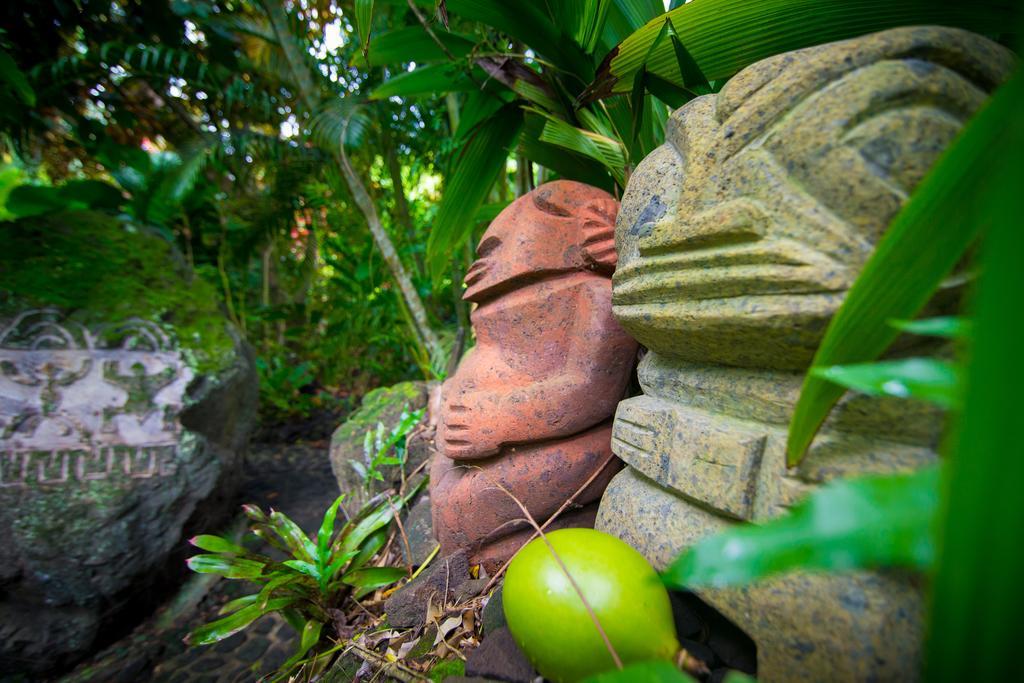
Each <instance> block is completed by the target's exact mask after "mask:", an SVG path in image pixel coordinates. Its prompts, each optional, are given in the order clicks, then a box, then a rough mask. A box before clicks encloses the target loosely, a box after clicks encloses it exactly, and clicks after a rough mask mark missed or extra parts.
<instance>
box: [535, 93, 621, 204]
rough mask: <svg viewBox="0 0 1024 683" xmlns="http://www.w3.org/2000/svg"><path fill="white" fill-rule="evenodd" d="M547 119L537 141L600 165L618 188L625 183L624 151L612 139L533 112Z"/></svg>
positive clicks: (619, 143) (538, 111)
mask: <svg viewBox="0 0 1024 683" xmlns="http://www.w3.org/2000/svg"><path fill="white" fill-rule="evenodd" d="M534 111H535V112H536V113H538V114H541V115H542V116H545V118H547V122H546V123H545V124H544V130H543V131H542V132H541V134H540V141H541V142H547V143H549V144H552V145H555V146H557V147H561V148H563V149H567V150H569V151H570V152H575V153H577V154H581V155H583V156H585V157H589V158H590V159H593V160H594V161H597V162H599V163H600V164H601V165H602V166H604V167H605V169H606V170H607V171H608V172H609V173H610V174H611V175H612V177H613V178H615V181H616V182H617V183H619V185H620V186H625V184H626V150H625V149H624V148H623V146H622V143H621V142H619V141H618V140H616V139H615V138H612V137H608V136H605V135H601V134H599V133H594V132H592V131H589V130H584V129H582V128H576V127H575V126H571V125H569V124H568V123H566V122H565V121H562V120H561V119H557V118H555V117H553V116H549V115H547V114H545V113H544V112H541V111H540V110H534Z"/></svg>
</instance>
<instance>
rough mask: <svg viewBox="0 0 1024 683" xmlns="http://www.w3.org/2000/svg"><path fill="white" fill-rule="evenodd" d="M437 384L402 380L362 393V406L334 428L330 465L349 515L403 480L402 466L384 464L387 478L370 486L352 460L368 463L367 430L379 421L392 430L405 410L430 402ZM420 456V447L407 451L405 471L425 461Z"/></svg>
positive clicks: (415, 408)
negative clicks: (364, 448)
mask: <svg viewBox="0 0 1024 683" xmlns="http://www.w3.org/2000/svg"><path fill="white" fill-rule="evenodd" d="M434 386H436V383H430V382H402V383H400V384H395V385H394V386H390V387H382V388H379V389H374V390H373V391H371V392H369V393H368V394H366V396H364V397H363V402H362V404H361V405H360V407H359V409H358V410H356V411H355V412H354V413H352V414H351V415H349V416H348V418H347V419H346V420H345V422H344V423H343V424H342V425H341V426H340V427H338V428H337V429H336V430H335V431H334V434H333V435H332V436H331V447H330V458H331V468H332V469H333V470H334V477H335V478H336V479H337V480H338V487H339V488H340V490H341V492H342V493H344V494H345V500H343V501H342V503H341V505H342V507H344V508H345V510H346V511H347V512H348V514H349V515H354V514H356V513H357V512H359V510H360V508H362V507H363V505H365V504H366V501H368V500H369V499H370V498H372V497H373V496H374V495H375V494H377V493H380V492H381V491H384V490H386V489H388V488H391V487H392V486H393V485H394V484H395V483H396V482H398V481H400V480H401V468H399V467H398V466H397V465H385V466H382V467H381V468H380V473H381V474H382V475H383V477H384V481H379V482H378V481H374V482H371V484H370V486H369V490H367V486H366V485H365V482H364V481H363V477H362V476H361V475H360V474H359V473H358V472H357V471H356V469H355V468H354V467H353V466H352V464H351V463H353V462H356V463H360V464H363V465H365V454H364V452H363V439H364V437H365V436H366V432H367V431H370V430H375V429H376V428H377V424H378V423H380V424H383V425H384V428H385V429H386V430H387V431H388V432H390V431H391V429H393V428H394V427H395V425H396V424H398V420H399V418H400V417H401V415H402V413H403V412H405V411H409V412H412V411H414V410H418V409H420V408H424V407H425V406H426V405H427V402H428V401H429V398H430V391H431V389H432V388H433V387H434ZM420 456H421V452H420V451H419V450H414V451H408V452H407V453H406V463H405V471H406V472H412V471H413V470H415V469H416V468H417V467H418V466H419V465H420V464H421V463H422V461H418V460H417V458H419V457H420Z"/></svg>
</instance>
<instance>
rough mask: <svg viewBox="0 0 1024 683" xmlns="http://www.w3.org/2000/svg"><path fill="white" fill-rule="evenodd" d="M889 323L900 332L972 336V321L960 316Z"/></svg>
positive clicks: (891, 321) (965, 337) (937, 335)
mask: <svg viewBox="0 0 1024 683" xmlns="http://www.w3.org/2000/svg"><path fill="white" fill-rule="evenodd" d="M889 324H890V325H892V326H893V327H895V328H896V329H897V330H899V331H900V332H909V333H911V334H920V335H923V336H926V337H942V338H944V339H967V338H969V337H970V336H971V321H970V320H968V319H967V318H962V317H959V316H942V317H938V318H924V319H922V320H890V321H889Z"/></svg>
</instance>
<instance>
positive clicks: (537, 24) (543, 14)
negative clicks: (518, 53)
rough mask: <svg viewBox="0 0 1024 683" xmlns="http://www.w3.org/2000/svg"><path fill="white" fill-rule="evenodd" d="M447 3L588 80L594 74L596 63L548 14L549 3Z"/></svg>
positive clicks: (454, 0)
mask: <svg viewBox="0 0 1024 683" xmlns="http://www.w3.org/2000/svg"><path fill="white" fill-rule="evenodd" d="M446 5H447V8H448V14H449V15H451V16H456V17H461V18H462V19H467V20H469V21H478V22H480V23H482V24H485V25H487V26H492V27H494V28H496V29H498V30H499V31H501V32H503V33H506V34H508V35H510V36H512V37H513V38H515V39H516V40H519V41H520V42H522V43H523V44H524V45H529V46H530V48H531V49H532V50H533V51H534V52H536V53H537V54H539V55H542V56H544V57H545V58H547V60H548V61H550V62H552V63H554V64H555V65H557V66H558V67H560V68H562V69H564V70H566V71H569V72H570V73H573V74H576V75H578V76H579V78H581V79H582V80H583V81H584V82H587V81H589V80H590V79H591V77H592V76H591V74H593V73H594V64H593V62H592V61H591V59H590V58H589V57H588V55H587V54H586V53H585V52H584V50H583V48H581V47H580V46H579V45H578V44H577V43H576V42H575V41H573V40H567V39H566V33H565V32H564V30H563V27H561V26H559V25H558V24H557V22H556V21H554V20H553V18H552V16H551V15H550V14H549V13H548V7H549V4H548V3H538V2H506V1H505V0H448V1H447V3H446Z"/></svg>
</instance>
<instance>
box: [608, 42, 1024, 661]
mask: <svg viewBox="0 0 1024 683" xmlns="http://www.w3.org/2000/svg"><path fill="white" fill-rule="evenodd" d="M1011 67H1012V57H1011V55H1010V53H1009V52H1008V51H1006V50H1004V49H1003V48H1001V47H1000V46H998V45H996V44H994V43H992V42H990V41H988V40H986V39H984V38H982V37H980V36H977V35H973V34H970V33H966V32H964V31H960V30H954V29H946V28H938V27H915V28H905V29H897V30H891V31H887V32H884V33H878V34H874V35H869V36H865V37H863V38H859V39H856V40H849V41H845V42H840V43H833V44H829V45H823V46H820V47H815V48H811V49H806V50H801V51H798V52H792V53H788V54H782V55H778V56H776V57H773V58H771V59H767V60H764V61H762V62H759V63H757V64H755V65H753V66H751V67H749V68H747V69H745V70H744V71H742V72H741V73H740V74H738V75H737V76H736V77H734V78H733V79H732V80H731V81H730V82H729V83H728V85H726V87H725V88H724V89H723V90H722V91H721V92H720V93H718V94H717V95H706V96H703V97H699V98H697V99H695V100H693V101H691V102H690V103H688V104H687V105H686V106H684V107H683V108H681V109H679V110H678V111H676V112H675V113H674V114H673V116H672V118H671V120H670V122H669V125H668V130H667V140H666V143H665V144H664V145H662V146H661V147H660V148H658V149H657V150H655V151H654V152H652V153H651V154H650V155H649V156H648V157H647V158H646V159H644V161H643V162H642V163H641V164H640V165H639V166H638V167H637V169H636V171H635V173H634V174H633V176H632V178H631V179H630V181H629V185H628V187H627V188H626V192H625V196H624V198H623V202H622V208H621V211H620V213H619V216H618V220H617V223H616V234H615V241H616V247H617V250H618V255H619V266H618V270H617V272H616V273H615V277H614V294H613V306H614V314H615V316H616V318H617V319H618V320H619V322H620V323H621V324H622V326H623V327H624V328H625V329H626V330H627V331H628V332H630V333H631V334H632V335H633V336H634V337H636V339H638V340H639V341H640V342H641V343H642V344H643V345H644V346H646V347H647V348H648V349H649V353H647V355H646V356H645V357H644V359H643V360H642V362H641V364H640V368H639V379H640V384H641V387H642V388H643V395H642V396H637V397H635V398H631V399H629V400H626V401H624V402H622V403H621V404H620V405H619V408H618V412H617V414H616V417H615V423H614V428H613V437H612V447H613V450H614V451H615V452H616V453H617V454H618V455H619V456H620V457H621V458H622V459H623V460H624V461H625V462H626V463H627V465H628V467H627V468H626V469H625V470H623V471H622V472H621V473H620V474H619V475H617V476H616V478H615V479H614V480H613V481H612V483H611V485H610V486H609V488H608V490H607V492H606V493H605V495H604V498H603V499H602V503H601V509H600V512H599V514H598V520H597V526H598V528H600V529H603V530H606V531H609V532H611V533H614V534H616V535H618V536H620V537H621V538H623V539H625V540H626V541H628V542H629V543H631V544H632V545H634V546H635V547H637V548H638V549H640V550H641V552H643V553H644V554H645V555H646V556H647V557H648V558H649V559H650V560H651V561H652V562H653V563H654V564H655V565H656V566H658V567H664V566H665V565H666V564H668V563H669V562H670V561H671V560H672V559H673V558H675V557H676V555H677V554H678V553H679V552H680V551H681V550H683V549H684V548H686V547H687V546H689V545H691V544H692V543H694V542H696V541H697V540H699V539H701V538H703V537H705V536H708V535H710V534H713V533H715V532H717V531H720V530H723V529H725V528H727V527H729V526H730V525H732V524H735V523H737V522H758V521H761V520H765V519H767V518H770V517H774V516H776V515H779V514H781V513H783V512H784V511H785V510H786V508H787V507H789V506H791V505H792V504H793V503H794V502H796V501H797V500H799V499H800V498H801V497H802V496H804V495H805V494H806V493H807V492H808V491H809V490H811V489H812V488H813V487H815V486H816V485H819V484H821V483H822V482H825V481H828V480H830V479H833V478H836V477H845V476H854V475H860V474H868V473H887V472H897V471H905V470H909V469H912V468H917V467H920V466H922V465H925V464H927V463H929V462H932V461H933V460H934V459H935V457H936V449H937V444H938V440H939V436H940V430H941V422H942V416H941V415H940V414H939V413H938V412H937V411H935V410H933V409H931V408H929V407H927V406H923V405H921V404H917V403H915V402H910V401H897V400H895V399H874V398H868V397H864V396H847V397H846V399H844V400H843V401H842V402H841V403H840V404H839V406H838V407H837V409H836V410H835V411H834V412H833V414H832V415H831V417H830V418H829V420H828V421H827V422H826V423H825V426H824V428H823V430H822V432H821V433H820V434H819V436H818V437H817V438H816V440H815V441H814V444H813V445H812V447H811V449H810V451H809V453H808V455H807V456H806V458H805V459H804V460H803V462H802V463H801V464H800V465H799V466H798V467H795V468H792V469H787V468H786V465H785V442H786V433H787V427H788V423H789V419H790V417H791V414H792V408H793V405H794V403H795V401H796V398H797V396H798V393H799V389H800V384H801V381H802V377H803V374H804V372H805V371H806V369H807V367H808V366H809V364H810V361H811V359H812V357H813V355H814V352H815V349H816V347H817V345H818V343H819V342H820V340H821V337H822V334H823V333H824V329H825V327H826V325H827V324H828V321H829V319H830V317H831V315H832V314H833V313H834V312H835V311H836V309H837V307H838V306H839V304H840V303H841V302H842V300H843V297H844V294H845V292H846V290H847V289H848V288H849V287H850V285H851V284H852V283H853V281H854V280H855V278H856V277H857V275H858V273H859V272H860V270H861V268H862V267H863V265H864V263H865V262H866V261H867V259H868V258H869V256H870V255H871V253H872V251H873V249H874V247H875V245H876V243H877V242H878V240H879V237H880V236H881V235H882V233H883V232H884V231H885V229H886V227H887V226H888V225H889V223H890V221H891V219H892V218H893V216H895V215H896V213H897V212H898V211H899V209H900V207H901V206H902V205H903V204H904V203H905V201H906V200H907V197H908V195H909V194H910V193H911V192H912V191H913V189H914V187H915V186H916V185H917V184H918V182H920V180H921V178H922V177H923V176H924V174H925V173H926V172H927V171H928V169H929V167H930V166H931V165H932V164H933V163H934V162H935V160H936V159H937V158H938V157H939V155H940V154H941V153H942V152H943V150H944V149H945V148H946V147H947V146H948V145H949V143H950V141H951V140H952V139H953V138H954V137H955V136H956V135H957V133H958V132H959V131H960V129H961V128H962V126H963V125H964V122H965V121H966V120H967V119H968V118H970V117H971V115H972V114H974V113H975V112H976V111H977V110H978V108H979V107H980V106H981V105H982V103H983V102H984V101H985V99H986V98H987V97H988V96H989V94H990V93H991V92H992V91H993V90H994V89H995V88H996V87H997V86H998V85H999V84H1000V83H1001V82H1002V81H1003V80H1004V79H1005V78H1006V77H1007V75H1008V73H1009V71H1010V69H1011ZM961 289H962V288H961V287H958V286H957V283H956V282H953V281H951V282H950V283H949V286H948V287H946V288H944V291H943V293H941V294H940V295H939V296H938V297H936V300H935V301H933V302H932V304H931V307H932V309H933V310H935V311H937V312H938V311H943V310H945V311H948V310H951V308H952V307H953V305H954V303H955V302H956V300H957V297H958V296H959V294H960V293H961ZM915 343H921V342H919V341H915V340H904V341H903V342H902V344H903V347H900V345H897V349H896V351H895V352H896V353H901V352H906V351H907V350H908V349H907V348H906V347H907V346H908V345H911V344H915ZM925 343H927V342H925ZM916 350H917V351H920V349H916ZM920 589H921V585H920V579H918V578H916V577H913V576H910V575H907V574H901V573H898V572H861V573H856V574H845V575H831V576H827V575H811V574H787V575H785V576H782V577H779V578H775V579H771V580H769V581H766V582H762V583H759V584H756V585H754V586H751V587H748V588H744V589H729V590H713V591H712V590H708V591H701V596H702V597H703V598H705V599H706V600H707V601H708V602H710V603H712V604H713V605H714V606H715V607H717V608H718V609H719V610H720V611H722V612H723V613H724V614H725V615H727V616H728V617H730V618H731V619H732V620H733V621H735V622H736V623H737V624H738V625H739V626H740V627H742V628H744V629H745V630H747V631H748V633H749V634H750V635H751V637H752V638H753V639H754V640H755V642H756V643H757V647H758V677H759V679H760V680H762V681H798V680H828V681H847V680H849V681H853V680H901V681H906V680H912V679H914V678H915V677H916V671H917V670H918V668H919V662H918V659H919V657H918V655H919V648H920V636H921V618H922V601H921V590H920Z"/></svg>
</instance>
